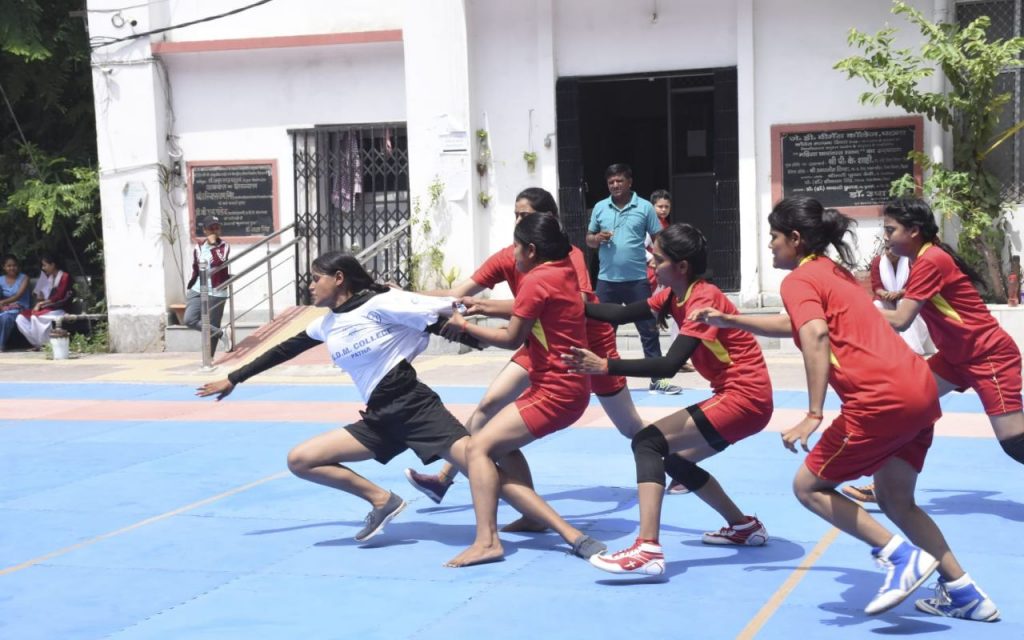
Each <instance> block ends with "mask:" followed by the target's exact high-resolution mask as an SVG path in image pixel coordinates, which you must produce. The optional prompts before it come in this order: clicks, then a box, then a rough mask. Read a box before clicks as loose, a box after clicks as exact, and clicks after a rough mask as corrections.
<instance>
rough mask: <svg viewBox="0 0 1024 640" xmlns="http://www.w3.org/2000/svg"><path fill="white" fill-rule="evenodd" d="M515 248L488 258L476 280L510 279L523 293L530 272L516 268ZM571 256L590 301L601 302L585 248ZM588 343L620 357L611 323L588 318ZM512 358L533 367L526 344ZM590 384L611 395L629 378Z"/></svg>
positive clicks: (513, 287)
mask: <svg viewBox="0 0 1024 640" xmlns="http://www.w3.org/2000/svg"><path fill="white" fill-rule="evenodd" d="M513 251H514V247H512V246H508V247H505V248H504V249H502V250H501V251H498V252H497V253H495V254H494V255H492V256H491V257H490V258H488V259H487V261H486V262H484V263H483V264H482V265H480V268H479V269H477V270H476V273H474V274H473V277H472V279H473V282H475V283H477V284H478V285H480V286H481V287H486V288H488V289H493V288H494V287H495V285H497V284H498V283H500V282H507V283H508V286H509V288H510V289H511V290H512V295H513V296H517V295H519V286H520V283H521V282H522V279H523V276H524V275H526V274H524V273H520V272H519V271H518V270H516V259H515V255H514V253H513ZM569 259H570V260H571V261H572V266H573V268H574V269H575V270H576V280H577V284H578V285H579V290H580V291H581V292H582V293H584V294H586V296H587V302H598V299H597V296H596V295H594V289H593V287H591V285H590V274H589V272H588V271H587V264H586V262H585V261H584V259H583V252H582V251H580V250H579V249H578V248H576V247H573V248H572V251H571V252H570V253H569ZM587 344H588V348H589V349H590V350H591V351H593V352H594V353H595V354H596V355H598V356H600V357H602V358H618V357H619V350H618V347H617V345H616V343H615V328H614V327H612V326H611V325H609V324H608V323H605V322H598V321H596V320H587ZM512 362H515V363H516V364H517V365H519V366H520V367H522V368H523V369H526V370H527V371H529V369H530V358H529V356H528V355H527V353H526V348H525V347H523V348H521V349H519V350H518V351H516V352H515V354H513V356H512ZM590 385H591V388H592V389H593V391H594V393H596V394H597V395H599V396H611V395H615V394H616V393H618V392H619V391H621V390H622V389H624V388H625V387H626V378H624V377H623V376H591V380H590Z"/></svg>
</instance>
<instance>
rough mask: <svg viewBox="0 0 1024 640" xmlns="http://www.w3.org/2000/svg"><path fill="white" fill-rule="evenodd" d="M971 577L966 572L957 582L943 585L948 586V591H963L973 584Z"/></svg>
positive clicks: (951, 581) (953, 581) (952, 581)
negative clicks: (962, 589)
mask: <svg viewBox="0 0 1024 640" xmlns="http://www.w3.org/2000/svg"><path fill="white" fill-rule="evenodd" d="M971 582H972V580H971V576H970V575H968V574H967V573H966V572H964V575H962V576H960V577H959V578H957V579H956V580H950V581H949V582H945V581H943V583H942V584H944V585H946V589H961V588H963V587H966V586H967V585H969V584H971Z"/></svg>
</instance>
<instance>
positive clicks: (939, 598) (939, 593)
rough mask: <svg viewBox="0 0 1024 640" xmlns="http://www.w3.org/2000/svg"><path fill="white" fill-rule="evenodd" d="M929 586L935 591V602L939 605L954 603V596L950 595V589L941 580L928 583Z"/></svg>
mask: <svg viewBox="0 0 1024 640" xmlns="http://www.w3.org/2000/svg"><path fill="white" fill-rule="evenodd" d="M928 588H929V589H932V590H933V591H934V592H935V604H936V605H937V606H940V607H942V606H946V605H951V604H953V598H951V597H950V596H949V591H948V590H947V589H946V587H945V586H944V585H943V584H942V583H941V582H936V583H935V584H931V585H928Z"/></svg>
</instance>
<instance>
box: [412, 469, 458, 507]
mask: <svg viewBox="0 0 1024 640" xmlns="http://www.w3.org/2000/svg"><path fill="white" fill-rule="evenodd" d="M405 478H406V480H408V481H409V484H411V485H412V486H414V487H416V488H417V489H418V490H419V492H420V493H422V494H423V495H425V496H427V497H428V498H430V499H431V500H433V501H434V502H435V503H436V504H441V501H442V500H444V494H446V493H447V492H448V487H450V486H452V483H451V482H445V481H444V480H442V479H441V478H439V477H438V476H436V475H428V474H425V473H419V472H418V471H415V470H413V469H406V470H405Z"/></svg>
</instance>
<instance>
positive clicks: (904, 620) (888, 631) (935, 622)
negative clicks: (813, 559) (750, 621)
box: [748, 566, 970, 636]
mask: <svg viewBox="0 0 1024 640" xmlns="http://www.w3.org/2000/svg"><path fill="white" fill-rule="evenodd" d="M796 569H797V568H796V567H750V568H749V569H748V571H786V572H792V571H795V570H796ZM806 571H807V572H832V573H835V574H837V575H836V578H835V581H836V582H838V583H839V584H843V585H848V587H847V588H846V589H845V590H844V591H843V592H842V593H841V594H839V597H840V598H841V600H840V601H839V602H824V603H822V604H819V605H818V608H819V609H821V610H822V611H824V612H826V613H828V614H832V615H833V616H834V617H832V618H823V619H822V620H821V621H820V623H821V624H823V625H825V626H830V627H852V626H855V625H860V624H870V623H884V624H887V625H889V626H885V627H878V628H874V629H871V630H870V631H871V633H876V634H879V635H892V636H911V635H918V634H922V633H938V632H942V631H948V630H949V629H950V626H949V625H948V624H945V622H944V621H943V622H939V621H942V620H943V619H942V618H937V617H935V616H932V615H929V614H927V613H922V612H920V611H917V610H916V609H914V600H917V599H919V598H927V597H929V596H931V593H932V592H931V589H928V588H927V587H922V588H919V589H918V590H917V591H915V592H914V593H912V594H910V596H909V597H907V599H906V600H904V601H903V602H901V603H900V604H899V605H897V606H896V607H895V608H894V609H891V610H889V611H887V612H885V613H883V614H880V615H877V616H869V615H867V614H866V613H864V607H865V606H867V604H868V602H870V601H871V598H873V597H874V595H875V593H877V592H878V587H879V586H880V585H881V584H882V581H883V580H884V579H885V574H884V573H882V572H881V571H865V570H863V569H850V568H849V567H828V566H815V567H810V568H808V569H806ZM937 575H938V574H936V576H937ZM926 584H928V583H926ZM798 588H799V587H798ZM804 588H805V589H806V587H804ZM814 591H815V592H817V593H820V594H821V595H822V597H823V598H825V597H828V596H829V595H830V594H831V590H828V589H823V588H821V587H820V585H819V586H816V588H814ZM967 624H970V623H967Z"/></svg>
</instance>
